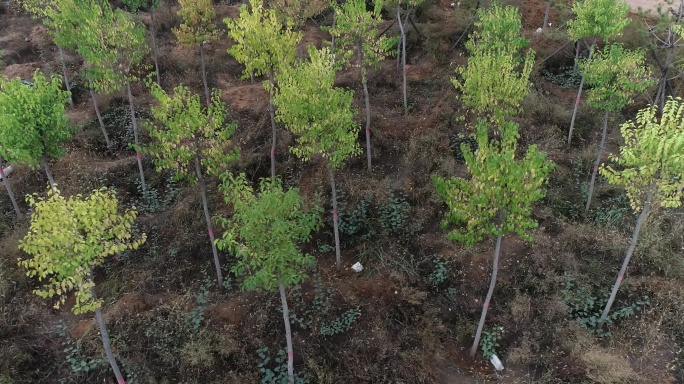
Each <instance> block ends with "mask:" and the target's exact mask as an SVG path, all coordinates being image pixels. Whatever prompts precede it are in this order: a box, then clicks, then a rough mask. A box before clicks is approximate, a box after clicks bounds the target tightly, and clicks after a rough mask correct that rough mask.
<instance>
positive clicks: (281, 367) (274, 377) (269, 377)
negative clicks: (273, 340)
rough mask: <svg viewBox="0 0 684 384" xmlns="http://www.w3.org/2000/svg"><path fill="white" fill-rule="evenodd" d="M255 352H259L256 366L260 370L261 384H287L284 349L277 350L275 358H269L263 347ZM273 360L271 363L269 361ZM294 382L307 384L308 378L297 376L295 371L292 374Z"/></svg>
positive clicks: (266, 349)
mask: <svg viewBox="0 0 684 384" xmlns="http://www.w3.org/2000/svg"><path fill="white" fill-rule="evenodd" d="M257 354H259V359H260V361H259V363H258V364H257V367H258V368H259V372H261V375H262V376H261V384H289V377H288V375H287V357H286V356H285V350H284V349H280V350H278V356H276V358H275V359H271V357H270V356H269V355H268V348H267V347H263V348H259V349H257ZM271 360H273V363H275V365H274V364H272V363H271ZM294 376H295V377H294V379H295V384H307V383H308V382H309V380H307V379H305V378H303V377H301V376H299V375H298V374H297V372H295V374H294Z"/></svg>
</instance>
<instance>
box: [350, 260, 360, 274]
mask: <svg viewBox="0 0 684 384" xmlns="http://www.w3.org/2000/svg"><path fill="white" fill-rule="evenodd" d="M351 268H352V269H353V270H354V272H356V273H359V272H361V271H363V265H361V263H360V262H356V264H354V265H352V266H351Z"/></svg>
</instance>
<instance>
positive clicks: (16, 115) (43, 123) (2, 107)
mask: <svg viewBox="0 0 684 384" xmlns="http://www.w3.org/2000/svg"><path fill="white" fill-rule="evenodd" d="M69 94H70V93H69V92H68V91H63V90H62V80H61V79H60V78H59V77H58V76H52V77H50V78H46V77H45V76H44V75H43V73H42V72H41V71H40V70H39V69H37V70H36V71H35V72H34V74H33V85H32V86H29V85H26V84H24V83H22V81H21V79H19V78H14V79H11V80H9V79H7V78H3V77H0V115H1V116H2V118H1V119H0V143H2V147H0V151H2V157H3V158H5V159H6V160H7V161H9V162H15V163H22V164H28V165H29V166H30V167H31V168H34V169H35V168H37V167H39V166H40V163H41V160H43V157H44V156H45V157H47V158H59V157H61V156H62V155H63V154H64V150H63V149H62V147H61V145H62V143H63V142H64V141H66V140H68V139H70V138H71V136H72V134H73V132H74V129H75V127H74V126H72V125H71V124H69V121H68V118H67V115H66V111H65V105H66V104H67V103H68V102H69Z"/></svg>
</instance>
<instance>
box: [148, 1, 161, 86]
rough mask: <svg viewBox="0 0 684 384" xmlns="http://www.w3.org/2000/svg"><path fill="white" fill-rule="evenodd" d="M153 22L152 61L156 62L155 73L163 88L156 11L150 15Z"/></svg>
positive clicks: (158, 82) (151, 32)
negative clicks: (160, 73)
mask: <svg viewBox="0 0 684 384" xmlns="http://www.w3.org/2000/svg"><path fill="white" fill-rule="evenodd" d="M150 18H151V20H152V23H151V24H152V30H151V31H150V34H151V35H152V60H153V61H154V71H155V72H156V74H157V84H158V85H159V86H161V76H160V75H159V48H158V47H157V20H156V19H155V18H154V11H152V12H151V13H150Z"/></svg>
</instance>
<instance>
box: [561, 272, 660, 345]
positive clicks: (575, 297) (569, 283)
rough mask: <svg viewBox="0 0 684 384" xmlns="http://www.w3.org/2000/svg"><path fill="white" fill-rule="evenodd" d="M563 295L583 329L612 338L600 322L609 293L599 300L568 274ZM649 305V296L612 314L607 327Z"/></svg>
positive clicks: (570, 310)
mask: <svg viewBox="0 0 684 384" xmlns="http://www.w3.org/2000/svg"><path fill="white" fill-rule="evenodd" d="M561 295H562V298H563V302H564V303H565V305H567V306H568V313H569V315H570V317H572V318H573V319H575V320H577V322H578V323H579V325H580V326H581V327H582V328H584V329H586V330H587V331H589V333H591V334H593V335H596V336H598V337H609V336H610V331H606V330H605V329H604V328H603V327H599V320H600V319H601V314H602V312H603V308H604V307H605V305H606V303H607V302H608V297H609V295H608V293H606V294H605V295H603V297H602V298H601V299H599V298H598V297H597V296H596V295H593V294H592V292H590V291H589V290H588V289H587V288H585V287H583V286H580V285H577V284H576V282H575V279H574V278H573V277H572V276H571V275H568V274H566V275H564V276H563V288H562V289H561ZM649 304H650V302H649V299H648V296H644V297H643V298H641V299H640V300H637V301H635V302H633V303H632V304H630V305H628V306H626V307H623V308H620V309H618V310H613V311H612V312H610V314H609V315H608V317H607V318H606V320H605V322H604V323H605V325H611V324H613V323H614V322H615V321H617V320H619V319H622V318H626V317H628V316H631V315H633V314H634V313H636V312H637V311H640V310H643V309H644V307H645V306H646V305H649Z"/></svg>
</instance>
